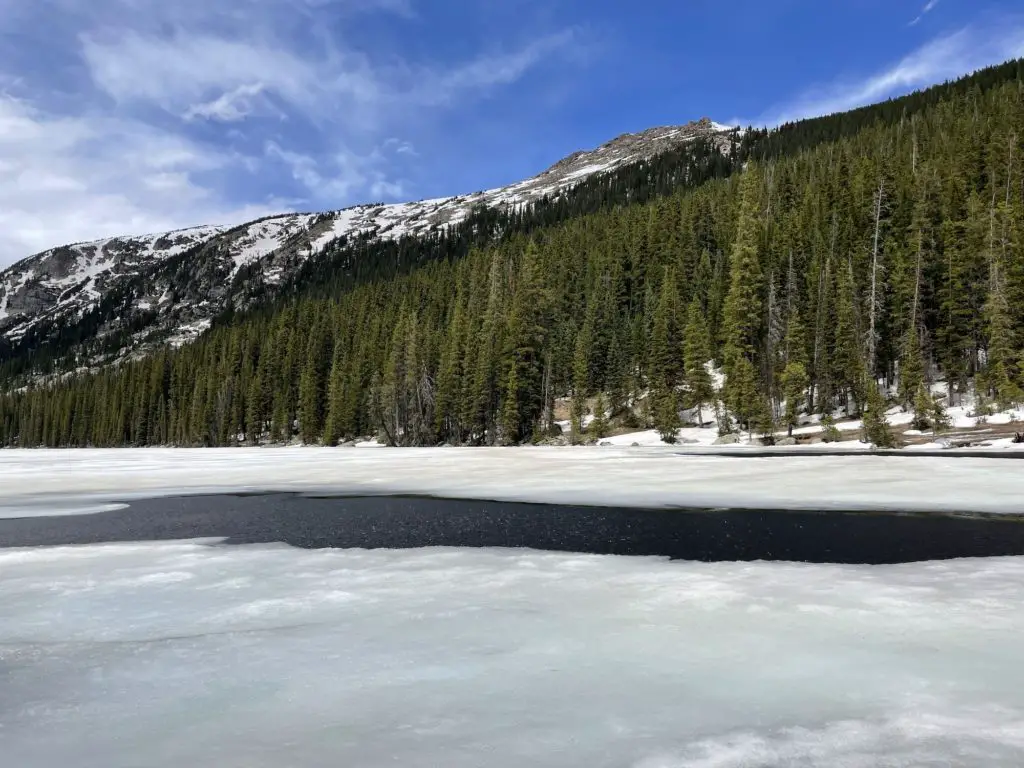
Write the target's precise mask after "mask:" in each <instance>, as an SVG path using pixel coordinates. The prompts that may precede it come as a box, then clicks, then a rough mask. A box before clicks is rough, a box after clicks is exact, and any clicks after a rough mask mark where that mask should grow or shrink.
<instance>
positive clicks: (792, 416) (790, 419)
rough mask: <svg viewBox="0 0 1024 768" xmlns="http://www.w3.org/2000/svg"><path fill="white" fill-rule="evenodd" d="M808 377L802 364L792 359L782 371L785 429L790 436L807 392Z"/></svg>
mask: <svg viewBox="0 0 1024 768" xmlns="http://www.w3.org/2000/svg"><path fill="white" fill-rule="evenodd" d="M809 381H810V379H809V378H808V376H807V369H806V368H805V367H804V364H803V363H801V362H799V361H797V360H794V361H792V362H791V363H789V365H787V366H786V369H785V370H784V371H783V372H782V392H783V396H784V397H785V398H786V429H787V433H788V434H789V436H790V437H792V436H793V427H795V426H797V424H798V423H799V421H798V417H799V414H800V409H801V407H802V406H803V403H804V398H805V396H806V393H807V386H808V383H809Z"/></svg>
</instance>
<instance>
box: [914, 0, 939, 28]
mask: <svg viewBox="0 0 1024 768" xmlns="http://www.w3.org/2000/svg"><path fill="white" fill-rule="evenodd" d="M938 4H939V0H928V2H927V3H925V4H924V8H922V9H921V12H920V13H919V14H918V15H917V16H916V17H915V18H914V20H913V21H911V22H910V25H909V26H911V27H913V26H915V25H916V24H918V23H920V21H921V19H923V18H924V17H925V16H927V15H928V14H929V13H931V12H932V11H933V10H935V6H936V5H938Z"/></svg>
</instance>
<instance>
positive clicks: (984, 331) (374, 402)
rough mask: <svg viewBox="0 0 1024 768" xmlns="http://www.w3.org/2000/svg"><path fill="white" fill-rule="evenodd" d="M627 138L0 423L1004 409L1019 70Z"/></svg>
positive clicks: (876, 436)
mask: <svg viewBox="0 0 1024 768" xmlns="http://www.w3.org/2000/svg"><path fill="white" fill-rule="evenodd" d="M712 130H713V129H712ZM640 136H644V134H640ZM626 156H627V157H628V158H630V159H629V161H628V162H624V163H623V164H621V165H620V166H618V167H614V168H609V169H605V168H603V167H600V166H601V164H600V163H595V162H594V159H595V158H593V157H590V156H576V157H572V158H569V159H567V161H565V163H564V164H562V170H561V173H560V175H558V176H557V178H560V179H562V180H565V179H567V178H570V177H571V174H573V173H576V172H577V171H580V172H581V176H580V177H571V178H572V180H573V182H575V180H576V179H577V178H580V179H581V180H580V181H579V182H578V183H572V184H570V185H569V186H567V187H564V188H560V189H561V190H562V191H560V192H559V194H557V195H551V194H549V193H545V194H544V195H543V196H542V197H541V198H540V199H539V200H537V201H536V202H534V203H531V204H530V205H527V206H524V207H523V208H522V209H521V210H520V209H509V208H505V209H503V210H495V209H494V208H493V207H492V208H487V207H481V208H478V209H475V210H473V211H472V212H471V213H469V214H468V216H467V218H466V219H465V220H463V221H462V222H461V223H456V224H453V225H450V226H449V228H448V229H447V230H444V231H440V232H431V233H426V234H424V235H423V236H422V237H420V238H418V239H417V238H398V239H388V238H382V237H380V236H379V235H377V234H374V235H373V236H371V237H356V238H354V239H351V240H350V241H347V242H345V243H344V245H343V247H335V248H325V249H324V252H323V253H322V254H314V255H313V256H312V257H306V258H305V259H304V260H303V261H302V263H301V264H300V265H299V266H298V267H297V268H295V269H294V271H293V272H292V273H291V274H290V275H289V276H288V277H287V278H286V279H282V281H281V283H280V285H281V288H280V290H278V291H277V292H272V293H269V294H263V295H261V296H260V299H259V301H258V302H253V303H251V304H249V305H244V304H237V305H229V306H228V311H227V312H225V313H222V314H221V315H219V316H218V318H217V321H216V322H215V323H213V327H212V328H211V330H210V331H209V332H208V333H206V334H204V335H202V336H201V337H199V338H198V339H197V340H196V341H195V342H194V343H192V344H189V345H185V346H182V347H180V348H178V349H170V348H166V347H164V348H160V349H159V350H158V351H157V352H156V353H155V354H152V355H149V356H147V357H145V358H144V359H140V360H138V361H136V362H131V363H126V364H124V365H121V366H118V367H117V368H108V369H105V370H103V371H100V372H98V373H95V374H90V375H80V376H75V377H72V378H71V379H69V380H66V381H63V382H61V383H51V384H49V385H46V386H43V387H37V388H34V389H30V390H27V391H21V392H18V393H14V394H11V395H8V396H6V397H3V398H0V441H3V442H5V443H7V444H15V445H38V444H47V445H122V444H137V445H150V444H168V443H174V444H181V445H235V444H238V443H239V442H247V443H251V444H259V443H262V442H266V441H282V442H286V441H291V440H294V439H300V440H302V441H304V442H307V443H326V444H335V443H338V442H339V441H344V440H348V439H351V438H355V437H359V436H367V435H379V436H380V438H381V439H382V440H384V441H385V442H389V443H392V444H398V445H429V444H440V443H450V444H468V445H481V444H508V443H519V442H526V441H531V440H543V439H546V438H548V437H550V436H553V435H556V434H558V433H560V431H561V430H560V428H559V427H558V426H557V425H556V424H555V419H554V403H555V400H556V398H569V399H570V402H571V404H572V407H571V413H570V429H571V432H572V437H573V439H575V440H584V439H592V438H593V437H594V436H595V435H596V434H598V433H599V432H600V431H601V430H602V429H603V428H604V424H606V423H607V422H609V421H611V422H614V423H615V424H616V425H618V426H623V427H626V426H628V427H634V428H647V427H653V428H656V429H658V430H659V431H660V432H662V434H665V435H667V436H670V437H671V436H672V435H674V434H676V433H677V429H678V427H680V426H681V425H682V424H683V423H684V421H687V420H694V419H697V418H699V417H700V416H701V415H703V416H708V415H709V414H711V413H714V414H716V416H717V417H718V418H717V421H718V423H719V428H720V429H722V430H723V431H728V430H729V428H730V427H729V425H732V426H733V427H734V428H736V429H739V428H742V429H744V430H747V431H752V432H754V433H762V434H770V433H771V432H773V431H774V430H775V429H777V428H783V429H785V428H786V427H787V426H792V425H794V424H795V423H796V421H797V419H798V417H799V416H800V415H801V414H804V415H807V414H814V415H815V417H816V420H817V417H825V418H831V417H838V416H841V415H849V416H851V417H860V416H862V417H863V424H864V430H865V432H866V434H867V436H868V438H869V439H871V440H872V442H875V443H878V444H884V443H885V442H886V441H887V440H888V439H889V438H888V435H889V430H888V428H887V425H886V422H885V418H886V417H885V413H886V411H887V410H889V409H890V408H891V407H892V406H897V407H900V406H901V407H904V408H906V409H907V410H908V412H912V413H913V415H914V424H915V428H920V429H921V430H923V429H927V428H932V427H935V426H941V422H942V411H943V409H944V408H946V407H949V406H959V405H960V404H961V402H962V401H967V400H968V399H969V400H970V402H972V403H974V404H975V406H974V407H975V408H976V409H977V412H978V415H979V416H981V417H983V416H984V411H985V410H986V409H988V408H989V407H990V404H992V405H1001V406H1006V405H1010V404H1013V403H1017V402H1020V401H1022V400H1024V370H1022V365H1021V363H1022V359H1024V355H1022V349H1024V184H1022V179H1024V67H1022V66H1021V63H1020V62H1011V63H1009V64H1007V65H1004V66H1002V67H997V68H993V69H991V70H985V71H983V72H980V73H977V74H976V75H972V76H970V77H967V78H964V79H963V80H960V81H957V82H956V83H950V84H945V85H943V86H938V87H936V88H934V89H930V90H928V91H925V92H922V93H919V94H913V95H911V96H909V97H906V98H904V99H898V100H893V101H890V102H886V103H885V104H881V105H878V106H877V107H873V108H865V109H862V110H856V111H855V112H852V113H848V114H847V115H835V116H828V117H824V118H820V119H817V120H810V121H806V122H803V123H797V124H793V125H789V126H783V127H782V128H780V129H778V130H776V131H772V132H768V133H764V132H755V131H749V132H747V133H746V134H745V135H744V136H743V137H742V139H741V140H740V141H738V142H736V143H735V144H733V143H732V142H730V148H729V153H728V156H725V155H724V154H723V152H722V151H721V149H720V148H719V147H717V146H715V145H714V144H713V143H712V145H711V146H708V144H707V143H706V142H703V143H702V142H698V141H694V142H693V143H692V144H687V145H686V146H685V147H682V148H679V147H677V148H668V149H666V151H663V152H660V153H658V154H656V155H655V156H653V157H651V158H649V159H643V160H640V161H639V162H637V161H634V160H633V159H632V157H633V156H632V155H631V154H629V153H626ZM595 166H597V167H598V170H596V171H594V170H592V169H593V168H595ZM558 168H559V166H556V167H555V169H552V171H550V172H549V173H556V174H557V173H558V171H557V169H558ZM585 169H586V173H582V172H583V171H584V170H585ZM587 174H590V175H587ZM538 178H542V177H538ZM558 183H562V182H558ZM540 188H546V187H545V185H544V183H540ZM506 194H509V193H506ZM481 233H482V234H481ZM220 236H221V235H218V237H220ZM177 258H182V257H180V256H176V257H172V259H171V260H172V261H173V260H174V259H177ZM247 272H248V268H247V267H243V268H240V269H239V270H238V276H237V277H236V278H235V280H236V282H238V281H241V282H243V283H244V281H245V280H246V279H247V278H246V275H247ZM253 295H256V294H253ZM11 359H12V360H15V358H11ZM18 359H21V360H24V359H25V358H18ZM29 359H31V358H29ZM710 361H714V364H715V368H718V369H721V370H722V372H723V373H724V385H723V386H721V387H719V386H717V385H716V383H715V382H714V381H712V379H711V377H710V376H709V374H708V367H709V366H708V363H709V362H710ZM20 370H22V371H24V370H26V369H25V368H22V369H20ZM939 380H941V381H944V382H946V387H945V394H944V395H943V397H942V398H941V399H940V400H936V399H935V398H933V397H932V394H931V392H932V389H931V387H932V384H934V382H936V381H939ZM589 409H594V410H596V411H597V413H596V414H595V415H596V416H597V418H595V419H594V420H593V421H590V420H589V419H588V420H587V421H588V422H589V423H590V429H589V430H587V431H586V432H585V431H584V430H583V428H582V425H583V423H584V420H585V417H586V416H587V415H588V413H587V411H588V410H589Z"/></svg>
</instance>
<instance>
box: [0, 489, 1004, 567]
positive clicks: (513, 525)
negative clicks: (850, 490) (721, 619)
mask: <svg viewBox="0 0 1024 768" xmlns="http://www.w3.org/2000/svg"><path fill="white" fill-rule="evenodd" d="M207 537H225V538H226V539H227V542H228V543H230V544H256V543H270V542H281V543H285V544H290V545H293V546H296V547H304V548H323V547H338V548H352V547H362V548H371V549H372V548H381V547H386V548H412V547H432V546H446V547H530V548H533V549H542V550H556V551H568V552H586V553H593V554H614V555H661V556H667V557H672V558H678V559H687V560H704V561H715V560H795V561H805V562H814V563H824V562H828V563H900V562H912V561H918V560H939V559H948V558H955V557H981V556H1002V555H1024V522H1022V521H1021V520H1018V519H992V518H981V517H954V516H944V515H901V514H894V513H886V514H869V513H863V512H857V513H844V512H836V511H828V512H791V511H783V510H768V511H765V510H744V509H727V510H703V509H673V510H645V509H618V508H606V507H577V506H563V505H548V504H517V503H507V502H493V501H472V500H451V499H436V498H422V497H330V498H325V497H310V496H302V495H294V494H261V495H217V496H184V497H173V498H158V499H145V500H140V501H132V502H130V506H129V507H128V508H127V509H123V510H119V511H114V512H105V513H101V514H95V515H78V516H74V515H72V516H66V517H39V518H22V519H14V520H0V547H25V546H45V545H66V544H96V543H103V542H118V541H152V540H168V539H190V538H207Z"/></svg>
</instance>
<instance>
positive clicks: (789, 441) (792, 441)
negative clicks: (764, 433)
mask: <svg viewBox="0 0 1024 768" xmlns="http://www.w3.org/2000/svg"><path fill="white" fill-rule="evenodd" d="M775 444H776V445H796V438H795V437H780V438H779V439H778V440H776V441H775Z"/></svg>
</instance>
